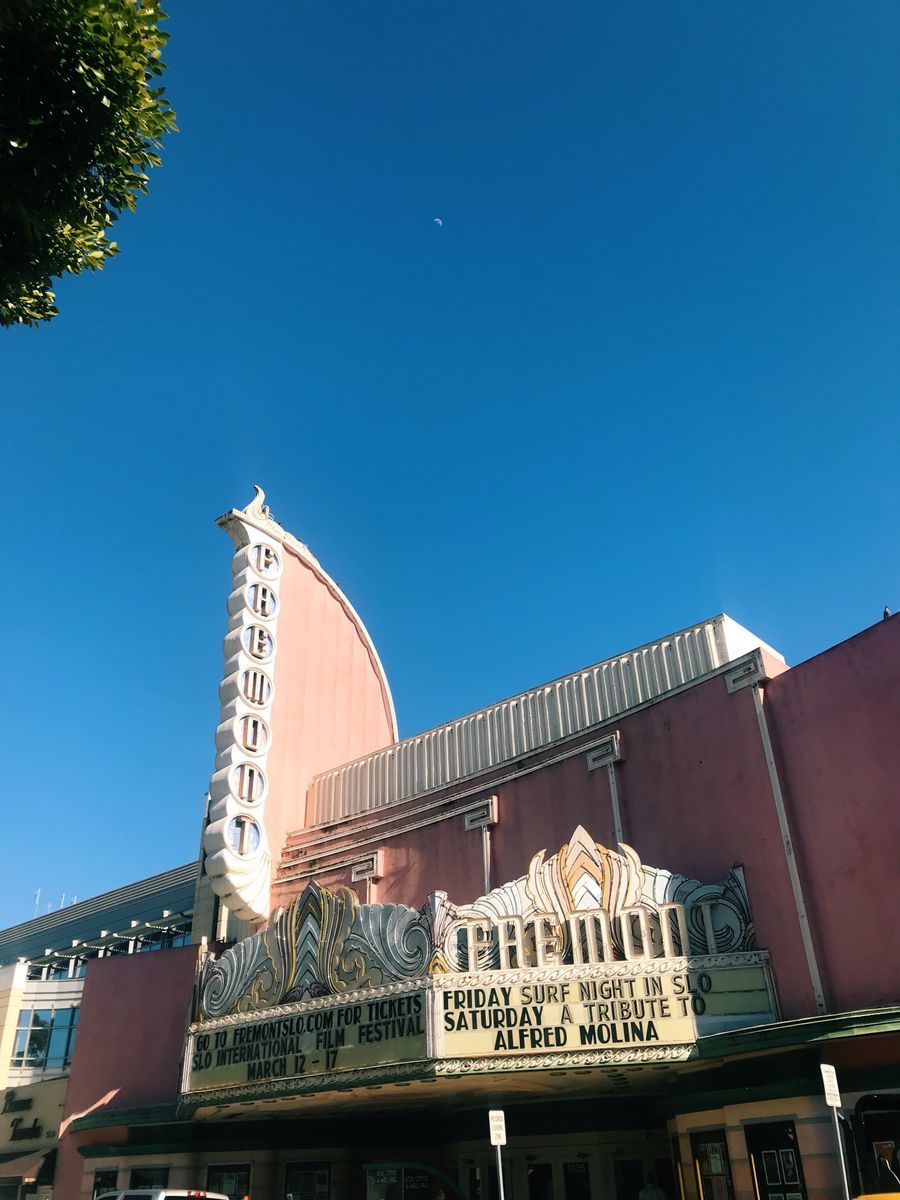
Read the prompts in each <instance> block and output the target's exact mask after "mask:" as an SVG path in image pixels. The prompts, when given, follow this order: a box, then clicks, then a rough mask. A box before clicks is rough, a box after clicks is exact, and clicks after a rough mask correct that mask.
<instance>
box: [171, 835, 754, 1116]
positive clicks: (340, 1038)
mask: <svg viewBox="0 0 900 1200" xmlns="http://www.w3.org/2000/svg"><path fill="white" fill-rule="evenodd" d="M470 963H471V964H472V966H473V967H474V968H475V969H474V970H470V969H469V964H470ZM774 1019H775V1001H774V993H773V991H772V987H771V980H770V976H769V968H768V955H767V954H766V953H765V952H764V951H759V950H756V949H755V947H754V944H753V926H752V922H751V919H750V911H749V905H748V903H747V897H746V893H745V891H744V885H743V879H742V877H741V875H740V874H739V873H738V872H732V873H731V874H730V875H729V876H728V878H727V879H726V880H725V881H724V882H722V883H720V884H708V885H704V884H700V883H698V882H697V881H696V880H691V879H687V878H686V877H685V876H682V875H675V874H672V873H671V872H668V871H663V870H659V869H657V868H652V867H645V866H644V865H643V864H642V863H641V861H640V859H639V858H638V855H637V854H636V853H635V851H634V850H632V849H631V848H630V847H627V846H623V847H622V853H616V852H613V851H611V850H608V849H606V848H605V847H603V846H598V845H596V844H595V843H594V842H593V841H592V840H591V838H590V837H589V835H588V834H587V833H586V831H585V830H583V829H581V828H579V829H576V831H575V833H574V834H573V836H572V840H571V841H570V842H569V843H568V844H567V845H566V846H563V848H562V849H561V850H560V851H559V852H558V853H557V854H554V855H552V856H551V857H549V858H548V857H547V856H546V854H545V852H544V851H542V852H541V853H540V854H537V855H535V857H534V858H533V859H532V862H531V865H530V867H529V871H528V874H527V875H525V876H523V877H522V878H521V879H518V880H515V881H513V882H512V883H509V884H505V885H503V886H502V887H499V888H495V889H494V890H493V891H491V892H490V893H489V894H488V895H486V896H482V897H481V898H480V899H478V900H476V901H475V902H474V903H472V904H470V905H465V906H456V905H453V904H452V903H451V902H450V901H449V899H448V898H447V895H446V893H443V892H436V893H433V894H432V895H431V896H429V897H428V901H427V902H426V904H425V905H424V906H423V908H422V909H421V910H416V909H412V908H409V907H408V906H406V905H402V904H361V903H360V902H359V898H358V897H357V896H356V894H355V893H354V892H353V891H351V890H350V889H349V888H341V889H338V890H337V891H334V892H332V891H329V890H328V889H326V888H323V887H320V886H319V885H318V884H316V883H311V884H310V885H309V886H308V887H307V888H306V890H305V891H304V892H303V893H302V895H301V896H299V897H298V898H297V900H296V901H294V903H293V904H291V905H289V906H288V907H287V908H286V909H284V910H282V911H281V912H279V914H278V915H277V916H276V917H275V918H274V919H273V920H272V921H271V922H270V924H269V926H268V928H266V929H265V930H262V931H260V932H259V933H257V934H255V935H254V936H253V937H250V938H247V939H245V940H244V941H243V942H239V943H238V944H237V945H236V946H233V947H232V948H231V949H229V950H227V951H226V952H225V953H224V954H223V955H222V956H221V957H220V958H219V959H218V960H215V961H209V962H208V963H207V964H206V966H205V968H204V970H203V973H202V976H201V979H200V981H199V984H198V989H197V998H196V1004H195V1020H194V1023H193V1024H192V1026H191V1030H190V1035H189V1039H188V1045H187V1047H186V1058H185V1074H184V1080H183V1091H184V1094H185V1098H186V1100H187V1101H189V1102H193V1103H200V1102H201V1100H202V1101H203V1102H212V1101H213V1100H215V1102H219V1101H222V1100H226V1101H227V1100H228V1099H229V1098H235V1097H238V1096H244V1097H250V1098H252V1097H254V1096H258V1095H264V1094H271V1093H273V1092H274V1093H291V1092H303V1091H314V1090H324V1089H326V1088H332V1087H336V1086H353V1085H356V1084H358V1083H365V1082H370V1081H371V1080H372V1079H376V1078H377V1079H400V1078H424V1077H434V1076H435V1075H454V1074H466V1073H471V1072H484V1071H492V1070H499V1071H507V1070H523V1069H527V1070H531V1069H541V1068H546V1067H551V1066H552V1067H565V1066H584V1065H590V1064H608V1063H613V1062H622V1063H628V1062H654V1061H670V1062H671V1061H682V1060H685V1059H687V1058H690V1057H691V1056H692V1055H693V1054H694V1053H695V1052H696V1042H697V1039H698V1037H702V1036H704V1035H705V1034H709V1033H715V1032H719V1031H722V1030H726V1029H734V1028H738V1027H740V1026H742V1025H743V1026H746V1025H756V1024H763V1023H765V1022H767V1021H771V1020H774Z"/></svg>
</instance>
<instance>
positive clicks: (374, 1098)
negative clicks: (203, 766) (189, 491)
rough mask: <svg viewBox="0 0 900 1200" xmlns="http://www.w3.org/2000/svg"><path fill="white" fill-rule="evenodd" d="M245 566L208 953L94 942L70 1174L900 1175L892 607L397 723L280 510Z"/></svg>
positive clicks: (623, 1185)
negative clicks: (503, 1133)
mask: <svg viewBox="0 0 900 1200" xmlns="http://www.w3.org/2000/svg"><path fill="white" fill-rule="evenodd" d="M219 524H220V525H221V526H222V528H223V529H224V530H225V531H226V532H227V533H228V534H229V536H230V537H231V539H232V541H233V543H234V547H235V555H234V559H233V562H232V583H231V590H230V594H229V596H228V600H227V613H228V627H227V631H226V637H225V643H224V668H223V678H222V682H221V685H220V689H219V695H220V702H221V714H220V722H219V725H218V728H217V730H216V731H215V762H214V765H213V771H212V778H211V781H210V784H209V795H208V799H207V803H206V809H205V814H204V821H203V833H202V844H201V855H200V868H199V874H198V880H197V885H196V893H195V898H194V905H193V909H192V913H193V916H192V922H193V931H192V945H190V946H182V947H179V948H173V949H171V950H166V951H164V952H163V953H160V954H155V955H138V956H130V957H129V956H120V957H116V956H110V957H108V958H102V959H98V960H97V961H94V962H91V963H90V965H89V968H88V969H87V971H86V974H85V979H84V993H83V1001H82V1009H81V1017H80V1022H79V1035H78V1044H77V1047H76V1049H75V1055H74V1060H73V1063H72V1071H71V1079H70V1083H69V1087H68V1091H67V1094H66V1100H65V1109H64V1117H63V1121H62V1124H61V1136H60V1142H59V1160H58V1166H57V1173H56V1180H55V1183H54V1192H55V1193H58V1195H59V1196H60V1197H62V1200H76V1198H84V1200H88V1198H89V1197H91V1195H92V1194H96V1192H97V1190H98V1183H102V1184H103V1186H110V1185H111V1184H112V1185H114V1186H118V1187H120V1188H128V1187H137V1186H140V1185H142V1184H143V1185H146V1186H150V1185H153V1184H160V1185H162V1184H165V1183H167V1184H168V1185H169V1186H171V1187H186V1188H191V1187H198V1188H199V1187H207V1188H209V1189H210V1190H215V1191H224V1192H226V1193H227V1194H228V1195H229V1196H233V1197H234V1200H242V1198H243V1197H244V1196H249V1197H251V1198H252V1200H284V1198H287V1197H291V1198H292V1200H426V1198H428V1200H450V1197H454V1198H458V1200H495V1197H498V1195H499V1192H498V1177H497V1171H496V1165H495V1164H496V1160H495V1157H494V1152H493V1150H492V1148H491V1146H490V1144H489V1141H488V1120H487V1112H488V1110H489V1109H495V1108H502V1109H503V1110H504V1111H505V1113H506V1125H507V1131H508V1137H509V1142H508V1145H507V1147H506V1149H505V1151H504V1157H503V1171H504V1181H505V1185H506V1186H505V1195H506V1197H507V1198H509V1200H639V1194H640V1192H641V1191H642V1189H644V1188H645V1187H646V1185H647V1180H648V1177H650V1176H652V1177H653V1179H654V1180H655V1183H654V1186H655V1187H657V1188H661V1189H662V1191H663V1192H665V1194H666V1196H667V1197H668V1198H669V1200H832V1198H834V1200H837V1197H838V1196H839V1195H840V1193H841V1170H840V1158H839V1155H838V1141H837V1138H836V1136H835V1131H834V1126H833V1123H832V1116H831V1112H830V1110H829V1108H828V1107H827V1105H826V1103H825V1097H824V1094H823V1089H822V1079H821V1072H820V1067H821V1064H822V1063H829V1064H832V1065H833V1066H835V1068H836V1070H837V1074H838V1079H839V1083H840V1086H841V1089H842V1095H841V1109H840V1120H839V1126H838V1128H839V1131H840V1137H841V1139H842V1145H843V1152H844V1156H845V1161H846V1164H847V1167H848V1170H849V1174H850V1189H851V1193H852V1194H854V1195H856V1194H859V1193H861V1192H863V1191H872V1190H880V1191H886V1190H898V1191H900V1177H898V1176H900V1168H898V1162H897V1148H898V1146H900V1007H898V1002H900V963H898V960H897V954H896V948H895V942H896V939H895V938H894V935H893V920H892V917H893V914H894V913H895V912H896V911H897V910H898V901H900V877H898V872H897V869H896V847H897V844H898V834H900V818H898V805H897V792H896V789H897V779H898V778H900V770H898V768H900V754H898V739H897V738H896V733H895V730H896V728H897V716H898V703H897V700H898V675H900V672H898V663H900V653H898V650H900V647H898V640H900V635H898V629H900V626H898V625H897V622H896V619H894V618H891V619H890V620H886V621H883V622H879V624H878V625H875V626H873V627H871V628H870V629H867V630H864V631H862V632H861V633H859V634H857V635H856V636H855V637H853V638H851V639H850V640H849V641H847V642H844V643H841V644H840V645H838V646H835V647H832V648H831V649H829V650H827V651H826V652H824V653H823V654H821V655H819V656H817V657H816V658H814V659H812V660H810V661H809V662H807V663H803V664H800V665H799V666H795V667H792V668H788V666H787V665H786V664H785V662H784V661H783V659H782V658H781V656H780V655H779V654H778V653H777V652H776V651H775V650H773V649H772V648H771V647H770V646H768V645H767V644H766V643H764V642H762V641H760V639H758V638H757V637H755V636H754V635H753V634H751V633H750V632H749V631H748V630H746V629H744V628H743V627H741V626H739V625H737V624H736V623H735V622H733V621H732V620H730V619H729V618H728V617H725V616H721V615H720V616H717V617H713V618H711V619H709V620H706V621H701V622H699V623H697V624H696V625H694V626H691V627H689V628H687V629H683V630H680V631H677V632H675V633H672V634H669V635H667V636H665V637H661V638H657V639H655V640H654V641H651V642H648V643H647V644H645V645H643V646H640V647H638V648H636V649H634V650H631V651H627V652H625V653H622V654H619V655H617V656H615V657H613V658H610V659H607V660H604V661H603V662H600V663H596V664H594V665H592V666H590V667H587V668H585V669H584V670H582V671H578V672H575V673H573V674H571V675H568V676H564V677H562V678H560V679H557V680H553V681H551V682H549V683H547V684H544V685H542V686H540V687H537V688H534V689H532V690H530V691H528V692H524V693H521V694H519V695H518V696H514V697H511V698H509V699H508V700H505V701H502V702H499V703H496V704H492V705H490V706H489V707H486V708H484V709H481V710H479V711H477V712H475V713H471V714H468V715H466V716H464V717H462V718H460V719H459V720H456V721H452V722H449V723H448V724H447V725H444V726H441V727H439V728H437V729H433V730H428V731H425V732H424V733H422V734H420V735H418V736H416V737H413V738H407V739H404V740H399V739H398V736H397V728H396V719H395V716H394V708H393V702H392V700H391V695H390V689H389V686H388V682H387V679H386V676H385V672H384V670H383V667H382V665H381V662H380V660H379V658H378V655H377V652H376V650H375V647H374V645H373V643H372V640H371V638H370V637H369V635H368V633H367V631H366V630H365V627H364V625H363V623H362V621H361V619H360V617H359V616H358V614H357V613H356V611H355V610H354V609H353V607H352V606H351V604H350V602H349V601H348V600H347V598H346V597H345V596H344V594H343V593H342V591H341V590H340V588H339V587H338V586H337V584H336V583H335V582H334V581H333V580H332V579H331V578H330V577H329V576H328V575H327V573H326V572H325V570H324V569H323V568H322V567H321V565H320V564H319V562H318V561H317V560H316V559H315V558H314V557H313V556H312V554H311V553H310V552H309V550H308V549H307V548H306V547H305V546H304V545H303V544H302V543H300V542H298V541H297V540H296V539H295V538H293V537H292V536H291V535H290V534H289V533H287V532H286V531H285V530H284V529H283V528H282V527H281V526H280V525H279V524H278V523H277V522H276V521H275V520H274V519H273V517H272V516H271V514H270V512H269V510H268V508H267V507H266V505H265V503H264V497H263V496H262V495H261V493H260V494H258V496H257V498H256V499H255V500H254V501H253V502H252V503H251V504H250V505H248V506H247V508H245V509H240V510H232V511H231V512H229V513H227V514H225V516H224V517H222V518H221V519H220V522H219Z"/></svg>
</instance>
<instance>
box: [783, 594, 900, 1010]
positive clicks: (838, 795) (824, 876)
mask: <svg viewBox="0 0 900 1200" xmlns="http://www.w3.org/2000/svg"><path fill="white" fill-rule="evenodd" d="M766 714H767V718H768V720H769V724H770V726H771V728H772V734H773V741H774V745H775V752H776V757H777V761H778V769H779V772H780V774H781V778H782V780H783V783H784V790H785V802H786V805H787V807H788V811H789V814H790V819H791V823H792V832H793V835H794V841H795V847H796V852H797V857H798V861H799V863H800V869H801V872H802V876H803V881H804V889H805V894H806V901H807V906H808V907H809V910H810V919H811V924H812V932H813V937H814V940H815V946H816V951H817V954H818V956H819V960H820V968H821V970H822V975H823V983H824V987H825V992H826V999H827V1001H828V1006H829V1008H830V1009H831V1010H832V1011H842V1010H847V1009H853V1008H867V1007H872V1006H876V1005H880V1004H896V1003H897V1002H898V999H900V962H898V956H897V953H896V941H897V938H896V932H895V928H896V927H895V920H896V915H897V913H898V912H900V616H894V617H891V618H889V619H888V620H886V621H880V622H879V623H878V624H877V625H873V626H872V627H871V628H869V629H865V630H863V632H862V633H859V634H857V635H856V636H855V637H853V638H850V640H849V641H846V642H842V643H840V645H838V646H835V647H833V648H832V649H830V650H827V651H826V652H825V653H823V654H820V655H817V656H816V657H815V658H813V659H810V660H809V661H808V662H805V663H802V664H801V665H800V666H798V667H795V668H794V669H793V670H792V671H789V672H788V673H787V674H785V675H782V676H780V677H779V678H778V679H775V680H773V681H772V682H771V683H770V684H769V685H768V687H767V688H766Z"/></svg>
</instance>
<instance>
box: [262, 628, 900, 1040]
mask: <svg viewBox="0 0 900 1200" xmlns="http://www.w3.org/2000/svg"><path fill="white" fill-rule="evenodd" d="M898 621H900V618H892V619H891V620H890V621H886V622H883V623H880V624H879V625H877V626H875V627H873V628H872V629H870V630H865V631H864V632H862V633H860V634H858V635H857V636H856V637H854V638H851V639H850V640H849V641H847V642H844V643H842V644H841V645H839V646H836V647H834V649H832V650H830V651H828V652H826V653H825V654H823V655H820V656H818V657H817V658H815V659H812V660H810V661H809V662H807V663H804V664H801V665H800V666H798V667H795V668H793V669H791V670H785V671H782V672H781V673H779V674H776V675H775V677H773V678H771V679H770V680H769V681H768V682H767V683H766V684H765V689H764V704H765V711H766V714H767V719H768V721H769V723H770V726H771V730H772V736H773V739H774V742H775V747H776V755H777V760H778V769H779V772H780V775H781V779H782V782H783V786H784V797H785V804H786V807H787V810H788V814H789V819H790V821H791V827H792V833H793V835H794V839H795V842H796V847H797V852H798V859H799V863H800V869H801V872H802V881H803V886H804V889H805V892H806V899H807V904H808V907H809V910H810V917H811V922H812V932H813V937H814V941H815V946H816V950H817V953H818V956H819V959H820V965H821V967H822V970H823V974H824V976H825V984H826V991H827V993H828V995H827V999H828V1002H829V1008H830V1009H831V1011H841V1010H845V1009H848V1008H853V1007H865V1006H867V1005H872V1004H882V1003H892V1002H896V999H897V997H898V996H900V964H898V963H897V962H896V961H895V956H894V955H893V954H892V953H891V952H890V948H889V940H890V925H889V919H890V918H889V914H891V913H893V912H896V911H897V909H898V907H900V870H898V869H897V865H896V854H897V846H898V844H900V838H898V834H900V804H898V803H897V801H898V794H897V793H898V784H897V780H898V779H900V759H898V755H900V735H898V733H897V731H898V729H900V704H898V698H900V679H898V671H900V653H898V650H900V647H898V634H900V625H898V623H897V622H898ZM618 728H619V729H620V731H621V735H622V746H623V750H624V758H623V760H622V761H621V762H620V763H619V764H618V765H617V767H616V776H617V780H618V789H619V800H620V805H621V810H622V817H623V826H624V832H625V840H626V841H627V842H629V843H630V844H631V845H633V846H634V848H635V849H636V850H637V851H638V853H639V854H640V856H641V858H642V859H643V861H644V862H645V863H647V864H648V865H651V866H656V867H664V868H667V869H669V870H672V871H677V872H682V873H684V874H686V875H689V876H693V877H695V878H697V879H700V880H701V881H702V882H714V881H717V880H720V879H722V878H724V876H725V875H727V873H728V871H729V870H730V869H731V867H732V866H734V865H735V864H738V863H739V864H741V865H742V866H743V868H744V871H745V875H746V880H747V887H748V891H749V895H750V903H751V907H752V910H753V916H754V921H755V925H756V932H757V939H758V942H759V944H760V945H761V946H763V947H765V948H766V949H768V950H770V951H771V954H772V965H773V971H774V975H775V980H776V985H777V988H778V994H779V999H780V1003H781V1007H782V1013H783V1016H784V1017H786V1018H791V1017H800V1016H806V1015H813V1014H814V1013H815V1011H816V1008H815V1000H814V994H813V990H812V985H811V982H810V979H809V973H808V968H807V964H806V958H805V954H804V949H803V943H802V938H801V932H800V925H799V921H798V918H797V913H796V908H795V904H794V899H793V894H792V890H791V886H790V879H789V876H788V872H787V867H786V862H785V854H784V847H783V844H782V839H781V834H780V830H779V827H778V822H777V817H776V811H775V805H774V801H773V796H772V789H771V784H770V780H769V774H768V770H767V766H766V760H765V756H764V753H763V748H762V742H761V738H760V731H759V726H758V722H757V718H756V713H755V711H754V703H753V693H752V690H751V689H750V688H744V689H741V690H739V691H737V692H734V693H731V694H730V693H729V692H728V690H727V688H726V684H725V679H724V677H723V676H721V675H719V676H715V677H713V678H711V679H709V680H706V681H705V682H703V683H701V684H698V685H696V686H694V687H691V688H688V689H686V690H685V691H684V692H681V693H680V694H678V695H675V696H672V697H670V698H669V699H667V700H664V701H662V702H660V703H657V704H653V705H650V706H648V707H647V708H645V709H643V710H641V711H639V712H635V713H632V714H631V715H629V716H626V717H623V718H622V719H621V720H620V721H619V722H618ZM586 740H589V739H586ZM483 782H484V793H489V792H496V794H497V795H498V797H499V825H498V826H497V828H496V829H495V830H494V831H493V833H492V857H493V881H494V883H495V884H498V883H502V882H505V881H507V880H511V879H514V878H516V877H517V876H520V875H522V874H524V873H525V871H526V870H527V867H528V862H529V860H530V858H531V856H532V855H533V854H534V853H536V852H537V851H538V850H541V849H546V850H547V851H548V852H549V853H553V852H554V851H556V850H557V849H558V848H559V847H560V846H561V845H562V844H563V843H564V842H566V841H567V840H568V838H569V836H570V835H571V833H572V830H573V829H574V828H575V826H576V825H578V824H582V825H584V826H585V828H587V829H588V831H589V832H590V833H591V834H592V835H593V836H594V838H595V839H596V840H597V841H599V842H603V843H605V844H607V845H614V844H615V842H614V835H613V828H612V815H611V806H610V798H609V786H608V782H607V773H606V770H605V769H601V770H597V771H589V770H588V769H587V764H586V761H585V755H584V754H583V753H580V752H579V753H576V754H575V755H574V756H573V757H571V758H569V759H566V760H563V761H562V762H558V763H554V764H550V765H547V766H545V767H542V768H541V769H540V770H537V771H534V772H532V773H530V774H524V775H520V776H519V777H518V778H516V779H513V780H511V781H508V782H506V783H492V782H491V777H490V776H489V775H485V777H484V781H483ZM466 788H467V790H469V789H472V799H473V800H475V799H477V796H478V790H477V781H467V785H466ZM451 791H452V789H451ZM446 794H448V793H444V795H446ZM433 799H434V801H435V802H437V801H438V800H440V797H435V798H433ZM418 803H419V804H421V801H419V802H418ZM405 807H407V806H399V807H398V809H397V810H394V811H395V812H397V813H399V812H402V811H403V809H404V808H405ZM409 807H410V808H413V807H415V805H414V804H412V803H411V804H410V805H409ZM384 815H385V814H384V813H368V814H364V815H363V816H361V817H359V818H356V819H355V820H353V821H349V822H346V823H343V824H342V826H341V828H343V829H345V830H347V832H348V834H350V835H351V836H350V841H349V843H348V844H347V850H346V857H350V856H351V853H352V831H353V829H354V828H356V827H357V826H360V827H361V826H364V825H370V826H371V823H372V821H373V820H378V819H383V817H384ZM411 819H413V820H415V819H417V818H411ZM399 823H400V824H402V821H401V822H399ZM308 836H309V839H310V841H309V849H310V851H311V852H313V853H314V852H315V835H314V834H312V833H310V834H309V835H308ZM366 836H367V837H372V836H375V837H377V832H376V830H374V829H372V828H369V829H368V830H367V831H366ZM375 844H377V843H375ZM381 844H382V846H383V850H384V865H385V875H384V878H383V880H382V881H381V882H380V883H379V885H378V892H377V895H378V899H379V900H383V901H399V902H403V903H406V904H410V905H413V906H414V907H419V906H420V905H421V904H422V903H423V901H424V899H425V896H426V895H427V894H428V893H429V892H430V891H434V890H438V889H441V890H444V891H446V892H448V893H449V896H450V898H451V900H453V901H455V902H456V903H459V904H462V903H465V902H466V901H469V900H471V899H473V898H474V897H476V896H477V895H480V894H481V892H482V890H483V888H482V867H481V845H480V835H479V834H478V833H477V832H475V833H466V832H465V831H464V829H463V819H462V816H460V815H455V816H453V817H451V818H450V819H448V820H445V821H440V822H438V823H436V824H433V825H428V826H425V827H424V828H421V829H415V830H410V831H409V832H406V833H401V834H400V835H399V836H396V837H386V836H385V837H383V840H382V842H381ZM371 848H372V845H371V844H370V845H368V846H366V847H365V849H367V850H368V849H371ZM361 849H362V848H361ZM341 856H342V857H344V856H345V855H344V852H343V851H342V854H341ZM319 880H320V882H322V883H324V884H325V885H326V886H334V885H335V884H336V883H338V882H342V883H347V882H349V880H348V878H347V875H346V873H344V874H341V873H339V872H334V871H328V870H324V871H322V872H320V874H319ZM300 890H302V881H297V882H295V883H293V884H283V885H282V886H281V888H280V889H279V903H286V902H287V901H288V900H289V899H290V898H291V896H292V895H294V894H296V893H297V892H299V891H300Z"/></svg>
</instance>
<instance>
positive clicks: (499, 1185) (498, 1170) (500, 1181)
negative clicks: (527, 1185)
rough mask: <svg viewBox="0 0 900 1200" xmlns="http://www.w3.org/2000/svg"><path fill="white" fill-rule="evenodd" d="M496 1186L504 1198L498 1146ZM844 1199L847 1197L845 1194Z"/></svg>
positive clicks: (498, 1148)
mask: <svg viewBox="0 0 900 1200" xmlns="http://www.w3.org/2000/svg"><path fill="white" fill-rule="evenodd" d="M497 1186H498V1187H499V1189H500V1200H505V1197H504V1195H503V1159H502V1158H501V1157H500V1147H499V1146H498V1147H497ZM845 1200H849V1197H846V1196H845Z"/></svg>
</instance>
